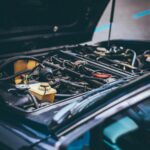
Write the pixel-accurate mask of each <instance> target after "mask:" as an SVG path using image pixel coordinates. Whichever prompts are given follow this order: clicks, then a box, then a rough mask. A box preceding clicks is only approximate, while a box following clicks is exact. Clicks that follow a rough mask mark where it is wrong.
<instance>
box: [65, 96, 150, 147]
mask: <svg viewBox="0 0 150 150" xmlns="http://www.w3.org/2000/svg"><path fill="white" fill-rule="evenodd" d="M149 113H150V99H147V100H146V101H144V102H142V103H140V104H138V105H136V106H134V107H132V108H130V109H128V110H126V111H124V112H121V113H119V114H117V115H115V116H113V117H111V118H109V119H108V120H106V121H105V122H104V123H103V124H101V125H98V126H96V127H94V128H93V129H91V130H90V131H87V132H86V133H84V134H83V135H81V136H80V137H79V138H77V139H76V140H74V141H73V142H72V143H71V144H70V145H68V147H67V150H133V149H136V150H141V149H142V150H149V147H150V141H149V137H150V126H149V124H150V117H149Z"/></svg>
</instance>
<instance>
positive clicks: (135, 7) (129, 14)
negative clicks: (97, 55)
mask: <svg viewBox="0 0 150 150" xmlns="http://www.w3.org/2000/svg"><path fill="white" fill-rule="evenodd" d="M110 10H111V3H110V4H109V5H108V7H107V9H106V10H105V12H104V14H103V17H102V18H101V20H100V22H99V23H98V25H97V28H96V30H95V34H94V36H93V41H92V43H93V42H94V43H95V42H98V41H102V40H107V38H108V29H109V26H110V24H109V17H110ZM111 38H112V39H138V40H150V0H116V9H115V17H114V23H113V27H112V37H111Z"/></svg>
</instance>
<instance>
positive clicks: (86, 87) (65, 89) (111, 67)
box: [0, 45, 150, 112]
mask: <svg viewBox="0 0 150 150" xmlns="http://www.w3.org/2000/svg"><path fill="white" fill-rule="evenodd" d="M149 65H150V50H143V51H142V53H137V52H136V51H135V50H132V49H126V48H124V47H121V46H120V47H116V46H112V47H111V48H110V49H107V48H105V47H99V46H89V45H77V46H74V47H71V48H68V47H64V48H63V49H57V50H54V51H50V52H49V53H48V54H47V55H45V56H41V57H32V56H24V55H23V56H15V57H12V58H8V59H6V60H4V61H1V62H0V71H1V72H0V87H1V88H0V97H1V98H2V101H1V104H5V105H7V106H10V107H14V108H15V109H19V110H23V111H29V112H32V111H34V110H38V109H39V108H44V107H45V106H49V105H52V104H54V103H57V102H61V101H62V100H63V101H65V100H68V99H69V100H70V99H72V98H73V97H77V96H80V95H84V94H85V93H87V92H89V91H92V90H93V89H97V88H99V87H103V86H105V85H109V84H110V83H113V82H115V81H118V80H120V79H125V78H131V77H132V78H133V77H136V76H138V75H141V74H144V73H146V72H148V71H150V67H149Z"/></svg>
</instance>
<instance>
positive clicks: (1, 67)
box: [0, 56, 41, 71]
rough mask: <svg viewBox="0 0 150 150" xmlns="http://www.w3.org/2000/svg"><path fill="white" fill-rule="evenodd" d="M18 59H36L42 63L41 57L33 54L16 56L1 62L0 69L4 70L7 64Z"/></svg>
mask: <svg viewBox="0 0 150 150" xmlns="http://www.w3.org/2000/svg"><path fill="white" fill-rule="evenodd" d="M17 60H34V61H37V62H38V63H41V62H40V60H39V59H37V58H34V57H31V56H15V57H12V58H9V59H7V60H5V61H4V63H2V64H1V66H0V70H1V71H2V70H3V69H4V68H5V67H6V66H7V65H9V64H11V63H13V62H15V61H17Z"/></svg>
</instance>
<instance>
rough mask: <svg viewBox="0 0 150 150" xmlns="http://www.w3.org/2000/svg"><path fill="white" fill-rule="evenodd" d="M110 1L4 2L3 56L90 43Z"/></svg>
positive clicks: (0, 8) (0, 19)
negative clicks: (19, 51)
mask: <svg viewBox="0 0 150 150" xmlns="http://www.w3.org/2000/svg"><path fill="white" fill-rule="evenodd" d="M109 1H110V0H5V1H4V0H3V1H1V2H0V3H1V4H0V49H1V53H10V51H11V52H13V51H15V50H16V49H18V50H19V49H20V50H23V49H25V50H26V49H33V48H42V47H47V46H57V45H66V44H76V43H81V42H87V41H90V40H91V39H92V35H93V33H94V30H95V27H96V25H97V23H98V21H99V19H100V17H101V16H102V14H103V12H104V10H105V8H106V6H107V4H108V3H109Z"/></svg>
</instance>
